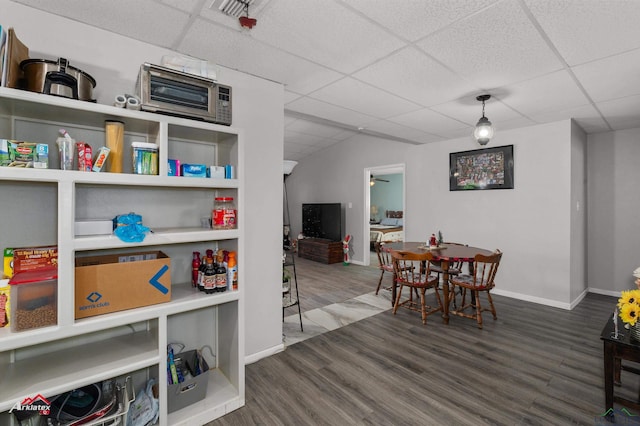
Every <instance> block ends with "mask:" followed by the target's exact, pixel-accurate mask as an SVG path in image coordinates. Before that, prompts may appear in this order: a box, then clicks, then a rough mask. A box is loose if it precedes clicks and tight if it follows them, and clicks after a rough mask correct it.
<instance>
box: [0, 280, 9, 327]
mask: <svg viewBox="0 0 640 426" xmlns="http://www.w3.org/2000/svg"><path fill="white" fill-rule="evenodd" d="M10 303H11V290H10V287H9V280H8V279H5V280H0V328H2V327H6V326H8V325H9V318H11V304H10Z"/></svg>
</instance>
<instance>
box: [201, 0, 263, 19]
mask: <svg viewBox="0 0 640 426" xmlns="http://www.w3.org/2000/svg"><path fill="white" fill-rule="evenodd" d="M261 2H262V0H213V1H212V2H211V5H210V6H209V9H218V10H219V11H220V12H222V13H224V14H225V15H229V16H233V17H235V18H239V17H240V16H242V15H243V14H244V11H245V7H246V5H247V4H248V5H249V12H250V13H251V12H252V11H253V10H255V9H254V7H256V6H258V5H259V4H260V3H261Z"/></svg>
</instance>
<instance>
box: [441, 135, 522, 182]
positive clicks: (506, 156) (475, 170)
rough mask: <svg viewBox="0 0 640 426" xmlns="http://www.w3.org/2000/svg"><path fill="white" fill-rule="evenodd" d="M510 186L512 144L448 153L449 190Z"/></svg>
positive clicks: (511, 177)
mask: <svg viewBox="0 0 640 426" xmlns="http://www.w3.org/2000/svg"><path fill="white" fill-rule="evenodd" d="M478 189H513V145H506V146H498V147H495V148H485V149H476V150H473V151H462V152H452V153H450V154H449V190H450V191H469V190H478Z"/></svg>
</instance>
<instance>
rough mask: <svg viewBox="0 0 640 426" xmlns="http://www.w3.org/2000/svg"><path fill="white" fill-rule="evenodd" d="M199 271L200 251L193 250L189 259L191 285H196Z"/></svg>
mask: <svg viewBox="0 0 640 426" xmlns="http://www.w3.org/2000/svg"><path fill="white" fill-rule="evenodd" d="M199 273H200V252H199V251H194V252H193V259H192V260H191V287H197V286H198V275H199Z"/></svg>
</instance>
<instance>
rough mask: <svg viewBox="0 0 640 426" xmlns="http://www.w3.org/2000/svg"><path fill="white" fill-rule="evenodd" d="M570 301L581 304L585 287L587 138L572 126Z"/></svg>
mask: <svg viewBox="0 0 640 426" xmlns="http://www.w3.org/2000/svg"><path fill="white" fill-rule="evenodd" d="M569 211H570V215H571V234H570V237H569V239H570V242H571V246H570V251H571V262H570V263H571V295H570V297H571V300H572V303H576V302H577V301H580V300H581V299H582V297H584V294H586V292H587V290H588V285H587V135H586V134H585V133H584V131H583V130H582V129H581V128H580V127H579V126H578V125H577V124H576V123H575V122H572V123H571V199H570V205H569Z"/></svg>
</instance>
